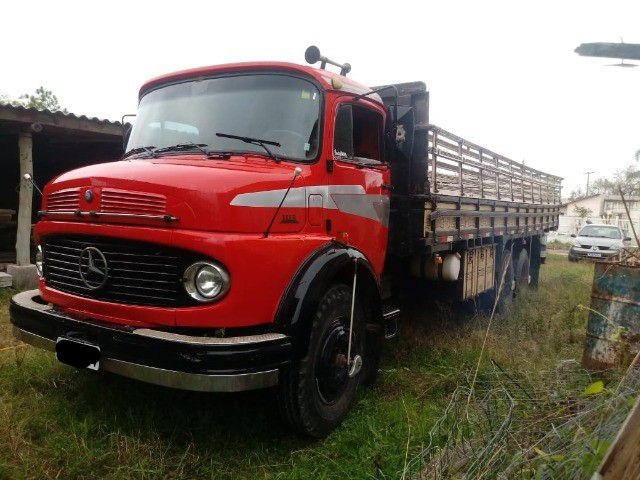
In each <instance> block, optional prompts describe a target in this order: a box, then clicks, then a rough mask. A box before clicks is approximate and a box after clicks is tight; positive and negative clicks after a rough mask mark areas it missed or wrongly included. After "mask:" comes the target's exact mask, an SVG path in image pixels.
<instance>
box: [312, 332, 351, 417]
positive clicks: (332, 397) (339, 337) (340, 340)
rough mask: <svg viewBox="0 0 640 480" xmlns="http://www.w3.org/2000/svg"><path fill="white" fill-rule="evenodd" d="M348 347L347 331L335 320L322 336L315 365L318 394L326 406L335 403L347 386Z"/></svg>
mask: <svg viewBox="0 0 640 480" xmlns="http://www.w3.org/2000/svg"><path fill="white" fill-rule="evenodd" d="M354 340H355V338H354ZM348 346H349V330H348V329H347V328H345V324H344V323H343V321H341V320H340V319H337V320H335V321H334V322H333V323H332V324H331V326H330V328H329V329H328V330H327V332H326V334H325V335H324V338H323V340H322V343H321V348H320V351H319V354H318V357H317V359H316V365H315V367H316V368H315V371H316V375H315V376H316V386H317V389H318V394H319V396H320V400H321V401H322V402H323V403H325V404H327V405H330V404H333V403H335V402H336V401H337V400H338V399H339V398H340V397H341V396H342V394H343V393H344V391H345V390H346V388H347V386H348V385H349V380H350V379H349V367H348V365H347V350H348ZM352 348H353V345H352ZM352 352H353V350H352Z"/></svg>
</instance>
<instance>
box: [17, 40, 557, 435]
mask: <svg viewBox="0 0 640 480" xmlns="http://www.w3.org/2000/svg"><path fill="white" fill-rule="evenodd" d="M305 56H306V59H307V61H308V63H310V64H314V63H317V62H320V63H321V65H320V68H314V67H312V66H302V65H296V64H290V63H271V62H269V63H266V62H264V63H263V62H256V63H240V64H231V65H219V66H212V67H204V68H197V69H193V70H187V71H181V72H177V73H172V74H169V75H164V76H162V77H158V78H155V79H153V80H151V81H149V82H147V83H146V84H144V85H143V86H142V88H141V89H140V94H139V109H138V113H137V118H136V120H135V125H134V126H133V127H132V128H131V129H130V130H129V131H127V133H126V134H125V146H126V148H125V151H126V153H125V154H124V156H123V157H122V158H121V159H120V160H119V161H114V162H111V163H104V164H99V165H92V166H87V167H83V168H80V169H77V170H73V171H71V172H68V173H65V174H63V175H60V176H59V177H57V178H55V179H53V180H52V181H51V182H49V183H48V184H47V185H46V187H45V189H44V192H43V193H44V195H43V203H42V209H41V210H40V211H39V216H40V221H39V222H38V223H37V225H36V228H35V235H34V237H35V242H36V245H37V262H36V263H37V266H38V270H39V274H40V276H41V278H40V288H39V290H34V291H28V292H22V293H19V294H17V295H15V296H14V297H13V299H12V303H11V321H12V323H13V325H14V327H15V334H16V336H17V337H18V338H20V339H21V340H23V341H25V342H27V343H31V344H33V345H37V346H39V347H43V348H47V349H50V350H53V351H55V352H56V356H57V358H58V360H60V361H61V362H64V363H66V364H69V365H72V366H74V367H77V368H89V369H93V370H106V371H110V372H114V373H116V374H120V375H124V376H127V377H130V378H134V379H138V380H142V381H145V382H150V383H154V384H158V385H164V386H168V387H174V388H179V389H187V390H196V391H210V392H214V391H217V392H220V391H222V392H234V391H241V390H248V389H257V388H266V387H275V386H277V391H278V398H279V403H280V405H281V407H282V411H283V413H284V417H285V418H286V420H288V422H290V424H291V425H292V426H293V427H294V428H295V429H297V430H298V431H300V432H302V433H304V434H306V435H310V436H313V437H322V436H324V435H326V434H327V433H328V432H330V431H331V430H332V429H333V428H335V427H336V426H337V425H339V424H340V422H341V421H342V420H343V418H344V417H345V415H346V414H347V412H348V410H349V407H350V406H351V404H352V403H353V400H354V398H355V395H356V391H357V390H358V387H359V386H360V385H364V384H370V383H371V382H373V380H374V378H375V376H376V372H377V369H378V360H379V357H380V350H381V348H382V345H383V343H384V340H385V338H390V337H392V336H393V335H394V333H395V330H396V320H397V318H398V316H399V313H400V310H399V307H400V302H399V300H398V299H399V295H401V294H402V293H403V292H406V291H408V290H411V289H413V290H418V291H419V292H422V293H421V294H423V295H437V296H438V297H439V298H443V299H448V300H451V301H455V302H460V303H462V304H464V303H466V304H469V303H476V304H477V303H482V302H487V303H488V304H490V305H491V304H493V302H494V300H495V301H496V302H498V303H499V304H502V303H504V302H506V301H508V299H509V298H510V297H511V296H512V295H513V294H514V292H517V291H518V289H520V288H522V287H525V286H527V285H530V284H535V283H536V282H537V279H538V274H539V270H540V263H541V262H540V258H541V251H542V249H543V246H544V242H543V235H544V232H546V231H548V230H550V229H555V228H557V225H558V212H559V206H560V180H561V179H560V178H559V177H556V176H553V175H549V174H546V173H543V172H540V171H538V170H535V169H533V168H530V167H528V166H524V165H523V164H520V163H516V162H514V161H512V160H509V159H507V158H506V157H504V156H502V155H499V154H497V153H494V152H492V151H490V150H488V149H485V148H483V147H481V146H479V145H476V144H474V143H471V142H468V141H466V140H464V139H462V138H460V137H458V136H456V135H453V134H451V133H449V132H447V131H445V130H443V129H441V128H438V127H436V126H434V125H432V124H430V123H429V118H428V105H429V102H428V98H429V96H428V92H427V90H426V87H425V85H424V84H423V83H421V82H415V83H404V84H397V85H387V86H382V87H375V88H368V87H365V86H363V85H361V84H359V83H356V82H354V81H353V80H351V79H350V78H348V77H347V76H346V75H347V73H348V72H349V70H350V68H351V67H350V65H349V64H344V65H339V64H337V63H336V62H333V61H331V60H329V59H327V58H326V57H323V56H322V55H320V52H319V50H318V49H317V48H316V47H310V48H309V49H307V52H306V54H305ZM327 64H332V65H335V66H337V67H339V69H340V72H339V73H332V72H330V71H328V70H327V69H326V68H325V67H326V65H327ZM502 278H504V279H505V282H504V288H503V290H502V294H501V295H500V298H498V299H497V300H496V291H498V288H497V285H498V284H499V283H500V280H501V279H502ZM409 287H411V288H409Z"/></svg>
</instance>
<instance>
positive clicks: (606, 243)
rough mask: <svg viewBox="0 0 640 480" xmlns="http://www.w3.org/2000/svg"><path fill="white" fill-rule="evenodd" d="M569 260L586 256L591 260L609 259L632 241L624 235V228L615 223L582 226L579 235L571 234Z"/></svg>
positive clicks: (573, 260)
mask: <svg viewBox="0 0 640 480" xmlns="http://www.w3.org/2000/svg"><path fill="white" fill-rule="evenodd" d="M571 237H573V241H572V242H571V243H572V245H571V249H570V250H569V261H572V262H575V261H577V260H579V259H582V258H586V259H589V260H607V259H611V258H612V257H615V256H616V255H618V253H619V252H620V249H621V248H623V247H625V246H626V242H630V241H631V238H629V237H624V236H623V234H622V230H620V228H619V227H616V226H613V225H600V224H590V225H585V226H584V227H582V229H581V230H580V232H578V234H577V235H575V234H574V235H571Z"/></svg>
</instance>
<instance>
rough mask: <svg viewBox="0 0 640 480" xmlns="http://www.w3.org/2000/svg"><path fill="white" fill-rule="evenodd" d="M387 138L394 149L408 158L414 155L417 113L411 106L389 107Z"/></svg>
mask: <svg viewBox="0 0 640 480" xmlns="http://www.w3.org/2000/svg"><path fill="white" fill-rule="evenodd" d="M387 125H388V126H389V127H388V128H387V138H388V139H389V141H390V142H391V144H392V145H393V148H394V150H395V151H396V152H397V153H399V154H400V155H401V156H402V157H404V158H406V159H407V160H408V159H410V158H411V156H412V155H413V134H414V131H415V115H414V112H413V109H412V108H411V107H406V106H403V105H398V107H397V111H396V107H395V105H392V106H390V107H389V108H388V109H387Z"/></svg>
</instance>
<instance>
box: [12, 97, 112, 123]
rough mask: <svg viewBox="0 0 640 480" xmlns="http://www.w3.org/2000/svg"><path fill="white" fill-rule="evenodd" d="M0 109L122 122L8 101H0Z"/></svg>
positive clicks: (96, 120) (97, 121) (104, 121)
mask: <svg viewBox="0 0 640 480" xmlns="http://www.w3.org/2000/svg"><path fill="white" fill-rule="evenodd" d="M0 109H3V110H4V109H6V110H13V111H15V112H24V113H32V114H37V113H41V114H42V113H44V114H47V115H52V116H55V117H63V118H72V119H74V120H87V121H90V122H95V123H99V124H102V125H115V126H118V127H120V126H122V123H121V122H118V121H113V120H106V119H103V118H98V117H88V116H86V115H76V114H75V113H72V112H67V113H65V112H62V111H59V110H58V111H55V112H53V111H51V110H46V109H43V110H40V109H37V108H28V107H24V106H22V105H11V104H10V103H1V102H0Z"/></svg>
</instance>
